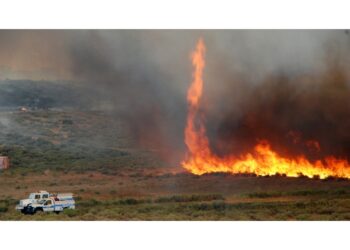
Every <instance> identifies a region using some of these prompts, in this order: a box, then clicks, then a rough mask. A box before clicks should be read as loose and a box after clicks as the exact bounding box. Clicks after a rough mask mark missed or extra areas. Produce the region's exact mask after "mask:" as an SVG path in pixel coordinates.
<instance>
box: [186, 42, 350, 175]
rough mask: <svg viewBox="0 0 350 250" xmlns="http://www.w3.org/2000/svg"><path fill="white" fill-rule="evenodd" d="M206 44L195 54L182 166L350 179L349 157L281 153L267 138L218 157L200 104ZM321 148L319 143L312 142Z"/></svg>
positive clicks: (198, 169)
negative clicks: (245, 150)
mask: <svg viewBox="0 0 350 250" xmlns="http://www.w3.org/2000/svg"><path fill="white" fill-rule="evenodd" d="M205 50H206V48H205V45H204V42H203V40H202V39H199V41H198V43H197V46H196V49H195V51H194V52H193V53H192V55H191V56H192V65H193V68H194V70H193V81H192V83H191V86H190V88H189V89H188V93H187V102H188V114H187V123H186V129H185V143H186V146H187V148H188V155H187V158H186V160H185V161H183V162H182V166H183V167H184V168H185V169H187V170H188V171H190V172H192V173H193V174H197V175H201V174H205V173H215V172H226V173H232V174H242V173H246V174H256V175H259V176H271V175H276V174H280V175H286V176H289V177H298V176H307V177H310V178H313V177H315V176H318V177H319V178H321V179H324V178H327V177H331V176H332V177H340V178H348V179H350V164H349V162H348V161H347V160H344V159H337V158H335V157H333V156H329V157H326V158H325V159H322V160H317V161H314V162H311V161H309V160H308V159H307V158H306V157H305V156H303V155H301V156H298V157H295V158H286V157H282V156H280V155H279V154H278V153H276V152H275V151H273V150H272V148H271V146H270V144H269V142H268V141H260V142H259V143H258V144H257V145H256V146H255V147H254V149H253V150H252V152H251V153H247V154H245V155H238V156H236V155H229V156H226V157H219V156H217V155H216V154H214V153H213V152H212V150H211V148H210V145H209V140H208V137H207V135H206V128H205V125H204V121H203V117H202V116H201V115H200V114H199V104H200V99H201V97H202V93H203V70H204V67H205V58H204V57H205ZM309 144H310V145H313V147H315V148H316V149H317V150H319V148H320V147H319V144H318V142H312V143H311V142H309Z"/></svg>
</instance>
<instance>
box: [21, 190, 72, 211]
mask: <svg viewBox="0 0 350 250" xmlns="http://www.w3.org/2000/svg"><path fill="white" fill-rule="evenodd" d="M64 209H75V201H74V198H73V194H72V193H59V194H51V193H49V192H47V191H39V192H38V193H31V194H30V195H29V197H28V199H23V200H20V201H19V204H18V205H17V206H16V210H18V211H21V212H22V213H24V214H35V213H36V212H56V213H59V212H61V211H63V210H64Z"/></svg>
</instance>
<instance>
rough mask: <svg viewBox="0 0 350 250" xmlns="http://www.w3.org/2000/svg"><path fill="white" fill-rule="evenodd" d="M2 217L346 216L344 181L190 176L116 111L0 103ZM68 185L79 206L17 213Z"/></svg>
mask: <svg viewBox="0 0 350 250" xmlns="http://www.w3.org/2000/svg"><path fill="white" fill-rule="evenodd" d="M0 127H1V129H0V142H1V144H0V154H2V155H8V156H9V157H10V162H11V168H10V169H9V170H6V171H1V172H0V190H1V191H0V220H349V219H350V181H348V180H340V179H328V180H317V179H307V178H286V177H282V176H275V177H255V176H232V175H226V174H212V175H203V176H195V175H192V174H189V173H186V172H184V170H183V169H181V167H180V166H169V165H168V164H166V163H165V162H163V161H162V160H161V159H159V158H157V157H156V156H155V155H154V154H153V153H152V152H149V151H145V150H142V149H139V148H136V147H134V145H133V141H132V138H130V137H128V136H127V133H126V132H125V131H124V128H123V124H122V123H121V122H120V121H119V120H118V119H116V118H115V117H113V115H111V114H108V113H103V112H98V111H84V112H82V111H76V110H31V111H28V112H20V111H18V110H11V111H9V110H2V111H1V112H0ZM38 190H47V191H50V192H73V193H74V194H75V196H76V202H77V206H76V210H74V211H73V210H68V211H65V212H64V213H61V214H58V215H56V214H36V215H33V216H30V215H22V214H21V213H19V212H17V211H15V209H14V208H15V205H16V203H17V202H18V200H19V199H23V198H25V197H27V196H28V194H29V193H31V192H34V191H38Z"/></svg>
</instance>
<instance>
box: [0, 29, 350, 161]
mask: <svg viewBox="0 0 350 250" xmlns="http://www.w3.org/2000/svg"><path fill="white" fill-rule="evenodd" d="M200 36H201V37H203V39H204V41H205V43H206V46H207V55H206V57H207V65H206V68H205V76H204V81H205V83H204V95H205V96H204V101H203V103H202V107H203V112H205V114H206V119H207V127H208V130H209V131H208V132H209V136H210V139H211V141H212V144H213V145H212V146H213V147H214V148H215V150H216V152H217V153H218V154H228V153H230V152H237V153H240V152H244V151H247V150H249V148H251V146H252V145H253V144H255V143H256V140H257V139H268V140H270V141H271V143H272V146H273V147H277V149H278V150H279V151H281V152H282V153H283V152H284V153H285V154H298V153H300V152H303V153H305V152H307V154H308V156H309V157H311V158H312V157H317V156H318V155H319V154H327V153H332V154H337V155H342V156H347V155H348V154H349V153H348V152H349V149H350V132H348V131H350V129H349V126H350V121H349V119H350V118H348V117H349V110H350V106H349V105H350V103H349V100H350V98H349V97H350V91H349V86H348V85H349V84H348V79H349V72H348V70H347V66H348V65H349V59H348V58H350V57H349V52H350V47H349V45H350V40H349V39H350V38H349V36H348V35H347V34H346V32H344V31H340V30H336V31H326V30H323V31H322V30H318V31H311V30H305V31H298V30H295V31H293V30H291V31H279V30H274V31H272V30H259V31H255V30H249V31H244V30H232V31H231V30H222V31H212V30H199V31H191V30H186V31H180V30H172V31H164V30H157V31H155V30H145V31H138V30H133V31H129V30H100V31H98V30H92V31H90V30H69V31H68V30H67V31H45V30H43V31H30V30H29V31H20V30H18V31H1V32H0V54H1V55H2V56H1V58H0V77H2V78H3V79H4V78H29V79H32V80H37V79H46V80H69V81H71V82H72V83H75V84H81V85H82V86H84V87H87V88H89V89H90V96H91V95H92V96H93V97H94V99H95V102H96V104H95V105H96V106H98V107H109V109H110V110H111V112H113V113H114V114H115V117H118V118H122V119H123V120H124V121H125V123H126V124H127V127H128V128H129V132H130V134H131V135H132V136H133V137H134V138H135V141H137V142H138V143H139V145H140V146H142V147H145V148H147V149H150V150H155V151H157V152H159V153H160V154H161V155H162V156H164V157H165V158H167V159H168V160H174V161H179V160H181V157H182V155H183V153H184V152H185V147H184V144H183V130H184V125H185V119H186V112H187V104H186V98H185V97H186V91H187V88H188V86H189V83H190V82H191V65H190V61H189V53H190V51H191V50H192V49H193V47H194V45H195V43H196V40H197V39H198V37H200ZM84 93H85V92H84ZM90 96H89V98H90ZM314 141H318V142H319V144H320V149H318V148H317V146H316V144H315V143H314Z"/></svg>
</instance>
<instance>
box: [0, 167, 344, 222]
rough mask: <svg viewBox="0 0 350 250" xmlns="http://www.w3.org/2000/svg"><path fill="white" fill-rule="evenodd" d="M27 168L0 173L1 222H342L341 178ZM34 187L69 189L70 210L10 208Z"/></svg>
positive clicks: (37, 188) (53, 189)
mask: <svg viewBox="0 0 350 250" xmlns="http://www.w3.org/2000/svg"><path fill="white" fill-rule="evenodd" d="M173 172H174V173H173V174H164V170H163V169H161V170H157V169H153V170H151V171H150V170H148V171H144V170H142V169H139V170H123V171H121V172H120V173H118V174H113V175H104V174H101V173H97V172H89V173H83V174H78V173H73V172H72V173H64V172H46V173H45V174H44V175H37V174H35V173H31V174H28V175H25V176H21V177H20V178H18V177H17V176H15V175H11V173H4V174H2V175H1V176H0V188H1V190H2V192H1V196H0V219H1V220H349V219H350V183H349V182H348V181H347V180H312V179H306V178H285V177H252V176H230V175H205V176H193V175H191V174H187V173H182V172H178V173H176V172H175V171H174V170H173ZM33 190H48V191H51V192H55V191H60V192H66V191H70V192H74V194H75V196H76V200H77V206H76V210H67V211H65V212H64V213H61V214H58V215H57V214H53V213H48V214H35V215H22V214H21V213H19V212H17V211H15V210H14V207H15V205H16V203H17V201H18V199H20V198H24V197H26V196H27V195H28V193H30V192H32V191H33Z"/></svg>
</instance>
